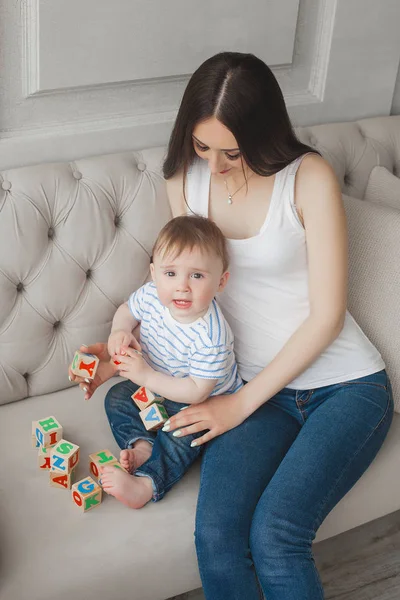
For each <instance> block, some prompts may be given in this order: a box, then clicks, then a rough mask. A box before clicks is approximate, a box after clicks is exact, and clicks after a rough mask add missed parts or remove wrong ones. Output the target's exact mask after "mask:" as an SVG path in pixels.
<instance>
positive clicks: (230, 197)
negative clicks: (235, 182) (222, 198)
mask: <svg viewBox="0 0 400 600" xmlns="http://www.w3.org/2000/svg"><path fill="white" fill-rule="evenodd" d="M228 204H232V196H231V195H230V194H229V196H228Z"/></svg>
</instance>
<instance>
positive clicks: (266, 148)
mask: <svg viewBox="0 0 400 600" xmlns="http://www.w3.org/2000/svg"><path fill="white" fill-rule="evenodd" d="M211 117H215V118H216V119H218V121H220V122H221V123H222V124H223V125H225V127H226V128H227V129H229V130H230V131H231V133H232V134H233V135H234V137H235V138H236V141H237V143H238V146H239V149H240V151H241V156H242V167H243V159H244V160H245V162H246V163H247V165H248V166H249V167H250V169H251V170H252V171H254V172H255V173H257V174H258V175H263V176H269V175H274V174H275V173H277V172H278V171H280V170H281V169H283V168H284V167H286V166H287V165H288V164H289V163H291V162H292V161H293V160H295V159H296V158H297V157H298V156H301V155H302V154H305V153H306V152H315V153H316V154H319V152H317V150H315V149H314V148H312V147H311V146H307V144H303V143H302V142H300V140H298V139H297V137H296V134H295V132H294V129H293V126H292V124H291V122H290V119H289V115H288V113H287V109H286V105H285V101H284V98H283V94H282V91H281V89H280V87H279V84H278V82H277V80H276V79H275V76H274V74H273V73H272V71H271V69H270V68H269V67H268V66H267V65H266V64H265V63H264V62H263V61H262V60H260V59H259V58H257V57H256V56H254V54H243V53H241V52H221V53H219V54H216V55H215V56H212V57H211V58H209V59H207V60H206V61H205V62H204V63H203V64H202V65H200V67H199V68H198V69H197V70H196V71H195V72H194V73H193V75H192V77H191V78H190V81H189V83H188V85H187V87H186V90H185V92H184V94H183V98H182V102H181V105H180V108H179V111H178V115H177V117H176V121H175V125H174V128H173V130H172V133H171V137H170V140H169V144H168V153H167V156H166V159H165V161H164V164H163V175H164V178H165V179H170V178H171V177H172V176H173V175H175V173H177V172H179V171H181V170H183V193H184V197H185V199H186V196H185V181H186V175H187V172H188V169H189V167H190V165H191V163H192V162H193V160H194V158H195V157H196V156H197V155H196V152H195V150H194V148H193V141H192V133H193V130H194V128H195V127H196V125H197V124H198V123H200V122H201V121H204V120H206V119H209V118H211ZM243 173H244V171H243Z"/></svg>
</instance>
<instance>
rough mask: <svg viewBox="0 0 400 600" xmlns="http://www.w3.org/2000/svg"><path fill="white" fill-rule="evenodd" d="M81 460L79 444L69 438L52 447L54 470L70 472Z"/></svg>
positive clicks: (52, 466)
mask: <svg viewBox="0 0 400 600" xmlns="http://www.w3.org/2000/svg"><path fill="white" fill-rule="evenodd" d="M78 462H79V446H77V445H76V444H73V443H72V442H67V440H60V442H59V443H58V444H56V446H54V448H52V449H51V468H52V470H53V471H61V473H70V472H71V471H72V469H73V468H74V467H75V466H76V465H77V464H78Z"/></svg>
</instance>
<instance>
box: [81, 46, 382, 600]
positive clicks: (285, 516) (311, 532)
mask: <svg viewBox="0 0 400 600" xmlns="http://www.w3.org/2000/svg"><path fill="white" fill-rule="evenodd" d="M164 176H165V179H166V180H167V189H168V195H169V198H170V203H171V208H172V212H173V215H174V216H176V215H178V214H183V213H186V212H195V213H200V214H202V215H205V216H209V217H210V218H211V219H213V220H214V221H215V222H216V223H217V225H218V226H219V227H220V228H221V229H222V231H223V233H224V234H225V236H226V237H227V239H228V244H229V249H230V255H231V268H230V270H231V278H230V281H229V283H228V285H227V287H226V288H225V290H224V292H223V293H222V294H221V302H220V304H221V307H222V310H223V312H224V314H225V317H226V318H227V320H228V322H229V324H230V325H231V328H232V330H233V333H234V336H235V348H236V356H237V362H238V366H239V371H240V374H241V376H242V378H243V379H244V380H245V382H246V384H245V386H244V387H243V388H242V389H241V390H240V391H239V392H237V393H236V394H233V395H231V396H218V397H213V398H210V399H208V400H206V401H205V402H203V403H202V404H199V405H195V406H191V407H189V408H187V409H186V410H184V411H183V412H181V413H179V414H177V415H175V416H173V417H171V419H170V429H169V431H170V432H171V433H172V432H173V431H175V433H176V431H177V430H178V431H180V435H181V436H184V435H187V434H196V433H198V432H203V434H202V435H200V436H199V437H198V439H197V440H196V441H197V444H198V445H202V444H204V443H205V442H208V443H207V445H206V446H205V448H204V455H203V462H202V471H201V483H200V493H199V499H198V506H197V517H196V532H195V540H196V550H197V556H198V562H199V569H200V574H201V579H202V583H203V588H204V592H205V596H206V598H207V600H225V599H228V598H229V600H234V599H237V600H256V599H258V598H260V597H262V596H261V590H262V592H263V593H264V594H265V597H266V598H267V599H268V600H300V599H301V600H306V599H307V600H320V599H322V598H323V597H324V594H323V588H322V584H321V581H320V578H319V575H318V572H317V569H316V567H315V564H314V560H313V555H312V542H313V540H314V538H315V534H316V531H317V529H318V527H319V526H320V524H321V523H322V521H323V520H324V518H325V517H326V515H327V514H328V513H329V512H330V511H331V510H332V508H333V507H334V506H335V504H337V502H338V501H339V500H340V499H341V498H342V497H343V496H344V495H345V494H346V493H347V491H348V490H349V489H350V488H351V487H352V486H353V485H354V484H355V482H356V481H357V480H358V479H359V478H360V476H361V475H362V474H363V473H364V471H365V470H366V469H367V467H368V466H369V464H370V463H371V462H372V460H373V459H374V457H375V456H376V454H377V452H378V450H379V448H380V447H381V445H382V443H383V440H384V439H385V437H386V434H387V432H388V429H389V426H390V423H391V420H392V415H393V398H392V393H391V387H390V382H389V379H388V376H387V374H386V371H385V365H384V363H383V360H382V358H381V356H380V354H379V352H378V351H377V350H376V349H375V348H374V346H373V345H372V344H371V342H370V341H369V340H368V339H367V338H366V336H365V335H364V334H363V332H362V331H361V329H360V328H359V327H358V325H357V324H356V323H355V321H354V319H353V318H352V317H351V315H350V314H349V313H348V312H347V310H346V298H347V245H346V239H347V233H346V223H345V214H344V209H343V205H342V199H341V191H340V187H339V184H338V182H337V179H336V177H335V174H334V172H333V170H332V168H331V167H330V165H329V164H328V163H327V162H326V161H325V160H324V159H323V158H322V157H321V156H320V155H319V154H318V153H317V152H316V151H315V150H313V149H312V148H310V147H308V146H306V145H304V144H302V143H300V142H299V141H298V140H297V139H296V136H295V134H294V131H293V129H292V126H291V124H290V120H289V117H288V114H287V111H286V107H285V103H284V99H283V96H282V93H281V90H280V88H279V86H278V84H277V82H276V80H275V77H274V76H273V74H272V72H271V71H270V69H269V68H268V67H267V66H266V65H265V64H264V63H263V62H262V61H261V60H259V59H257V58H256V57H255V56H253V55H251V54H241V53H231V52H224V53H221V54H218V55H216V56H214V57H212V58H210V59H209V60H207V61H205V63H203V64H202V65H201V66H200V67H199V69H198V70H197V71H196V72H195V73H194V74H193V76H192V78H191V80H190V82H189V84H188V86H187V88H186V91H185V94H184V96H183V99H182V103H181V107H180V109H179V112H178V116H177V119H176V123H175V126H174V129H173V132H172V135H171V139H170V143H169V148H168V154H167V157H166V160H165V163H164ZM92 385H93V384H92ZM86 387H87V386H86ZM92 391H93V389H92V388H91V389H90V390H89V393H90V395H91V393H92ZM204 430H207V432H206V433H205V434H204Z"/></svg>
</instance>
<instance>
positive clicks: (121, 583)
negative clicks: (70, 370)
mask: <svg viewBox="0 0 400 600" xmlns="http://www.w3.org/2000/svg"><path fill="white" fill-rule="evenodd" d="M117 382H118V379H117V378H116V379H113V380H112V383H110V382H108V383H107V384H105V385H104V387H103V388H102V389H99V390H98V391H97V392H96V393H95V394H94V396H93V397H92V399H91V400H90V401H88V402H86V401H85V400H84V399H83V394H82V392H81V391H80V390H79V389H78V388H77V387H74V388H72V389H66V390H63V391H60V392H58V393H52V394H47V395H44V396H37V397H33V398H28V399H26V400H22V401H20V402H14V403H11V404H7V405H5V406H2V407H1V420H0V448H1V450H0V455H1V457H2V458H1V461H0V539H1V548H2V549H3V550H4V553H3V552H2V555H1V557H0V598H1V600H23V599H25V598H29V599H30V600H50V599H51V600H53V599H54V598H57V600H71V598H76V599H77V600H110V599H111V598H113V600H128V599H129V600H160V599H164V598H169V597H171V596H174V595H176V594H178V593H181V592H184V591H187V590H188V589H194V588H196V587H200V578H199V575H198V570H197V562H196V556H195V548H194V538H193V532H194V515H195V507H196V501H197V494H198V480H199V461H197V463H195V464H194V465H193V467H192V469H191V470H190V472H189V473H187V474H186V476H185V477H184V478H183V480H182V481H181V482H180V483H179V484H178V485H176V486H175V487H174V488H173V489H172V490H171V491H170V492H169V493H168V494H167V495H166V497H165V498H164V499H163V500H162V501H160V502H159V503H154V502H149V503H148V504H147V505H146V506H145V507H144V508H142V509H141V510H132V509H130V508H127V507H126V506H124V505H123V504H121V503H120V502H118V501H117V500H116V499H115V498H113V497H112V496H108V495H107V494H104V500H103V502H102V504H101V505H100V506H98V507H96V508H93V509H92V510H90V511H89V512H87V513H85V514H83V513H81V511H80V509H79V508H78V507H77V506H76V505H75V504H74V503H73V502H72V500H71V491H70V490H63V489H57V488H53V487H50V485H49V482H48V480H49V476H48V473H47V472H44V471H40V470H39V468H38V467H37V451H36V450H35V449H34V448H32V446H31V438H32V436H31V425H32V421H33V420H37V419H40V418H43V417H46V416H50V415H54V416H55V417H56V418H57V419H58V420H59V421H60V423H61V424H62V425H63V427H64V437H65V438H66V439H67V440H70V441H72V442H74V443H76V444H78V445H79V446H80V452H81V458H80V462H79V465H78V467H77V474H76V476H77V479H76V480H78V478H79V479H81V478H83V477H85V476H86V475H89V468H88V456H89V454H90V453H92V452H96V451H97V450H103V449H105V448H108V449H109V450H111V452H112V453H113V454H114V455H116V456H118V455H119V450H118V447H117V445H116V442H115V441H114V438H113V436H112V433H111V430H110V428H109V425H108V420H107V417H106V416H105V412H104V407H103V404H104V395H105V392H106V390H107V388H109V387H110V386H111V384H114V383H117ZM153 555H154V560H153V559H152V557H153Z"/></svg>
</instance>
